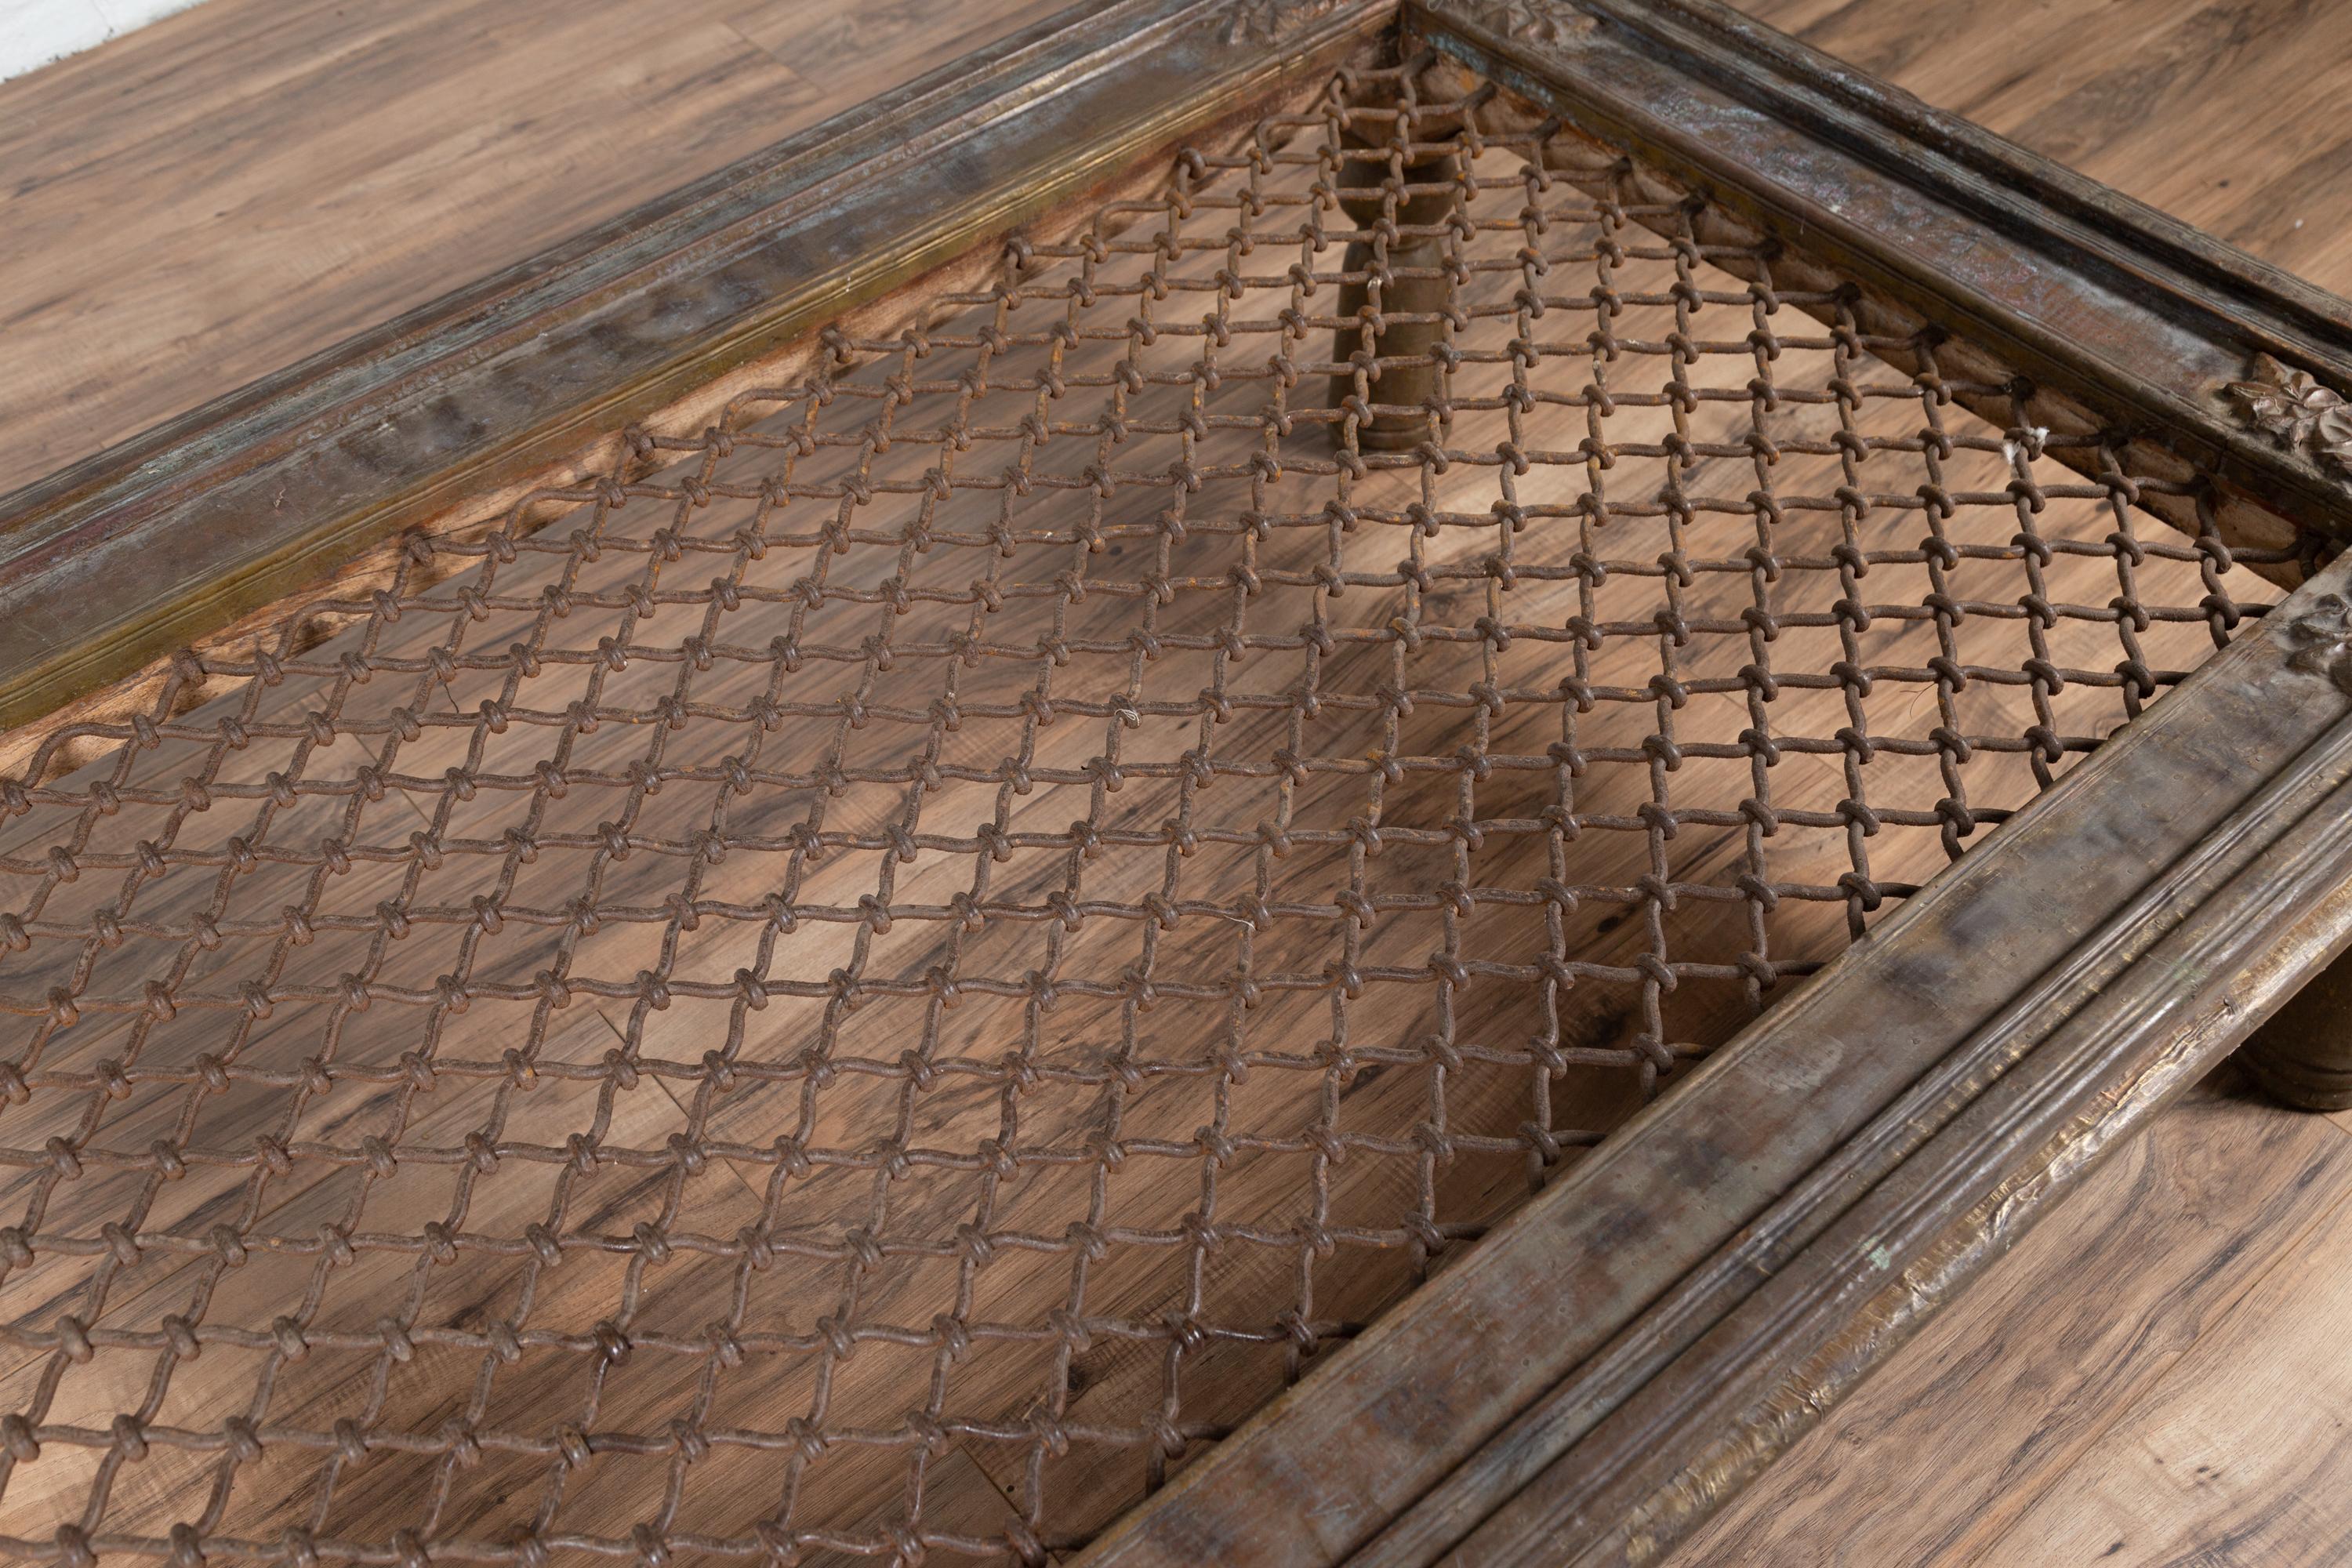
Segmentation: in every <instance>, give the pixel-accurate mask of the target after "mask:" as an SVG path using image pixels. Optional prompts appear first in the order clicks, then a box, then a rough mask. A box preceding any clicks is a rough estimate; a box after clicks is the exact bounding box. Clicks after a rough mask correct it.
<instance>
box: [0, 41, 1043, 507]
mask: <svg viewBox="0 0 2352 1568" xmlns="http://www.w3.org/2000/svg"><path fill="white" fill-rule="evenodd" d="M1062 4H1063V0H985V3H982V4H975V5H969V6H956V5H947V4H944V3H942V0H901V3H899V4H895V5H879V6H865V7H858V6H848V5H839V4H835V3H833V0H750V3H747V0H680V3H679V4H676V5H662V6H658V7H646V6H640V5H627V4H625V3H624V0H591V3H587V4H577V5H561V6H559V5H499V4H496V3H495V0H425V3H423V4H418V5H411V6H336V5H324V4H311V5H302V6H299V7H289V6H287V5H279V4H275V3H273V0H212V3H211V4H208V5H203V6H201V7H198V8H196V9H194V10H191V11H187V12H184V13H182V14H181V15H179V16H173V17H170V18H167V19H165V20H164V21H162V22H159V23H157V24H155V25H154V26H151V27H146V28H142V29H141V30H140V31H138V32H136V33H133V34H131V35H130V36H129V37H124V38H121V39H118V40H116V41H114V42H113V43H110V44H108V45H105V46H102V47H99V48H97V49H93V50H90V51H89V52H87V53H85V54H82V55H78V56H75V57H73V58H70V59H68V60H64V61H60V62H58V64H57V65H54V66H51V67H48V68H44V69H42V70H39V71H36V72H33V73H31V74H30V75H27V76H25V77H22V78H19V79H16V80H15V81H12V82H9V83H7V84H5V87H0V164H5V167H6V168H7V169H8V171H9V185H8V191H9V198H8V237H9V241H10V243H9V244H7V245H6V246H5V247H0V298H5V299H6V300H8V301H9V304H8V306H7V307H6V309H5V311H0V327H5V331H0V421H5V425H6V427H7V429H8V431H9V437H10V438H9V440H8V441H7V442H6V444H5V447H0V490H6V489H15V488H16V486H18V485H21V484H24V483H26V482H27V481H29V480H31V479H37V478H38V477H40V476H41V475H42V474H45V473H47V472H48V471H50V470H51V469H54V468H59V467H62V466H64V465H65V464H67V463H69V462H72V461H74V460H76V459H78V458H83V457H87V456H88V455H89V454H90V453H92V452H95V451H97V450H99V449H100V448H101V447H105V446H108V445H110V444H111V443H113V442H115V441H119V440H121V439H122V438H124V437H128V436H131V435H133V434H135V433H136V432H138V431H140V430H142V429H144V428H146V427H147V426H151V425H153V424H155V423H157V422H158V421H160V420H163V419H164V418H167V417H169V416H172V415H173V414H177V413H180V412H183V411H184V410H186V409H188V408H191V407H194V405H197V404H200V403H203V402H205V401H206V400H207V399H209V398H212V397H215V396H218V395H222V394H224V393H226V392H229V391H232V390H234V389H235V388H236V387H238V386H240V385H243V384H245V383H247V382H249V381H251V380H253V379H255V378H256V377H257V376H260V375H262V374H266V373H268V372H269V371H271V370H274V369H277V368H278V367H279V366H281V365H285V364H288V363H292V362H293V361H295V360H298V359H300V358H302V357H303V356H305V355H307V354H310V353H316V352H317V351H319V350H320V349H323V348H326V347H328V346H330V345H331V344H333V343H335V342H339V341H341V339H343V338H345V337H348V336H350V335H351V334H352V333H353V332H356V331H360V330H362V329H363V328H365V327H368V326H370V325H373V324H374V323H376V322H380V321H385V320H388V319H390V318H392V317H394V316H396V315H398V314H400V313H401V312H403V311H404V310H410V309H412V308H414V307H415V306H417V305H420V304H423V303H425V301H427V300H431V299H434V298H435V297H436V296H438V295H440V294H442V293H445V292H446V291H447V290H449V289H453V288H456V287H457V286H458V285H460V284H463V283H467V282H469V281H471V280H473V279H476V278H478V277H481V276H484V275H486V274H488V273H490V272H493V271H496V270H497V269H499V268H501V267H505V266H508V265H510V264H512V263H513V262H516V261H519V260H520V259H522V258H525V257H528V256H530V255H532V254H533V253H535V252H537V251H539V250H541V249H544V248H546V247H549V246H551V245H554V244H556V243H558V242H560V241H562V240H563V239H565V238H567V237H570V236H572V235H573V234H575V233H577V232H579V231H580V230H582V229H583V228H587V227H590V226H593V225H595V224H597V223H600V222H603V221H604V220H605V219H607V218H610V217H613V216H616V215H618V214H620V213H622V212H625V211H626V210H627V209H628V208H630V207H631V206H633V205H636V204H638V203H641V202H644V201H646V200H648V199H650V198H652V197H654V196H657V195H661V194H662V193H663V192H665V191H668V190H671V189H674V188H676V187H677V186H679V185H682V184H687V183H688V182H689V181H691V180H694V179H696V178H698V177H699V176H701V175H703V174H708V173H709V172H710V171H712V170H714V169H717V168H719V167H721V166H722V165H724V164H726V163H730V162H732V161H733V160H735V159H738V158H741V157H743V156H746V155H747V154H749V153H753V152H755V151H757V150H758V149H760V148H761V147H763V146H766V145H768V144H769V143H770V142H775V141H778V140H780V139H781V138H782V137H784V136H785V135H788V134H789V133H791V132H793V131H796V130H800V129H803V128H804V127H806V126H809V125H813V124H814V123H816V122H817V121H820V120H823V119H824V118H826V117H827V116H829V115H832V114H835V113H838V112H840V111H841V110H845V109H846V108H849V107H852V106H854V105H856V103H859V102H861V101H864V100H866V99H869V98H872V97H874V96H876V95H877V94H879V93H881V92H883V91H886V90H887V89H889V88H891V87H894V86H896V85H898V83H900V82H903V81H906V80H908V79H912V78H913V77H916V76H919V75H920V74H921V73H922V72H924V71H926V70H929V69H931V68H934V67H936V66H937V65H939V64H940V63H941V62H943V61H944V60H946V59H949V58H953V57H955V56H957V55H959V54H961V53H964V52H966V51H968V50H970V49H973V48H977V47H980V46H981V45H982V44H984V43H986V42H988V41H990V40H991V39H993V38H996V37H1002V36H1003V35H1004V34H1005V33H1007V32H1011V31H1013V30H1015V29H1017V28H1019V27H1021V26H1026V25H1028V24H1029V23H1031V22H1034V21H1035V20H1037V19H1038V18H1040V17H1043V16H1048V15H1050V14H1052V13H1053V12H1054V11H1055V10H1057V9H1060V8H1061V6H1062Z"/></svg>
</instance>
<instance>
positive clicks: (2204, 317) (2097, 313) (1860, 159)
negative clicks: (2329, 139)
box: [1405, 0, 2352, 535]
mask: <svg viewBox="0 0 2352 1568" xmlns="http://www.w3.org/2000/svg"><path fill="white" fill-rule="evenodd" d="M1405 17H1406V23H1407V26H1409V27H1412V28H1413V29H1415V30H1417V31H1418V32H1420V33H1421V35H1422V36H1423V37H1425V38H1426V39H1427V40H1428V41H1429V42H1430V43H1432V44H1433V45H1434V46H1435V47H1438V48H1439V49H1440V50H1442V51H1444V53H1446V54H1448V55H1451V56H1453V57H1454V58H1457V59H1460V60H1461V61H1462V62H1464V63H1465V64H1466V65H1468V66H1469V67H1471V68H1473V69H1475V70H1477V71H1479V72H1481V73H1482V74H1485V75H1486V76H1489V77H1491V78H1492V79H1495V80H1496V81H1498V82H1500V83H1502V84H1503V85H1505V86H1507V87H1508V88H1509V89H1512V90H1513V91H1515V92H1517V93H1519V94H1521V95H1523V96H1525V97H1527V98H1528V99H1529V100H1533V101H1535V102H1537V103H1538V104H1540V105H1542V106H1543V107H1544V108H1545V109H1546V110H1550V111H1552V112H1555V113H1558V114H1559V115H1560V117H1561V118H1562V119H1563V120H1565V121H1568V122H1569V123H1570V124H1572V125H1574V126H1576V127H1578V128H1579V129H1580V130H1582V131H1584V132H1588V133H1589V134H1591V135H1593V136H1595V137H1598V138H1600V139H1601V140H1604V141H1607V142H1614V143H1616V144H1618V145H1622V146H1625V147H1628V148H1630V149H1631V150H1633V152H1634V153H1636V154H1637V155H1638V156H1639V157H1640V158H1642V160H1643V162H1644V163H1648V164H1651V165H1653V166H1654V167H1656V168H1658V169H1660V170H1662V171H1663V172H1664V173H1665V174H1668V175H1670V176H1671V177H1673V178H1675V179H1678V180H1681V181H1683V182H1684V183H1685V184H1688V185H1689V186H1690V187H1691V188H1692V189H1694V190H1695V191H1696V192H1697V193H1698V194H1701V195H1705V196H1706V198H1707V200H1708V201H1709V202H1710V203H1711V204H1713V205H1717V206H1719V207H1721V208H1722V209H1723V210H1725V211H1727V212H1730V213H1733V214H1735V215H1737V216H1739V217H1740V218H1743V219H1746V220H1748V221H1749V222H1752V223H1754V224H1755V225H1756V226H1759V228H1761V229H1763V230H1764V231H1765V232H1766V233H1768V234H1771V235H1775V236H1778V237H1782V238H1784V239H1786V240H1788V241H1789V242H1790V243H1791V244H1792V245H1793V246H1796V247H1800V248H1801V249H1803V250H1804V251H1806V252H1808V253H1809V254H1811V255H1813V256H1816V257H1819V258H1822V259H1824V260H1826V261H1828V262H1830V263H1832V264H1833V265H1835V266H1837V267H1838V268H1840V269H1841V270H1843V271H1845V272H1847V273H1849V274H1850V275H1852V276H1853V278H1854V279H1856V280H1857V281H1859V282H1860V283H1862V284H1863V285H1864V287H1865V288H1866V289H1873V290H1875V291H1879V292H1882V293H1884V294H1885V295H1886V296H1887V297H1889V298H1891V299H1894V300H1898V301H1900V302H1902V303H1903V304H1905V305H1906V306H1908V307H1911V308H1915V309H1916V308H1921V307H1929V306H1932V307H1933V311H1934V313H1935V314H1936V315H1937V317H1938V318H1939V319H1940V320H1942V321H1947V322H1948V323H1949V324H1950V325H1951V326H1952V327H1953V328H1954V329H1955V330H1956V331H1959V332H1961V333H1962V334H1963V335H1965V336H1967V337H1969V339H1971V340H1972V341H1973V342H1976V343H1978V344H1979V346H1981V347H1983V348H1986V349H1988V350H1990V352H1992V353H1995V354H1997V355H1998V356H2000V358H2001V359H2003V360H2004V361H2005V362H2007V363H2010V364H2011V365H2013V366H2015V367H2016V368H2017V369H2018V370H2019V371H2021V373H2023V374H2026V375H2027V376H2029V377H2030V378H2032V380H2033V381H2035V382H2036V383H2037V384H2043V385H2047V386H2049V387H2051V388H2053V389H2055V390H2057V391H2060V392H2062V393H2063V394H2065V395H2069V396H2072V397H2075V398H2077V399H2080V400H2082V401H2084V402H2085V403H2088V404H2090V405H2094V406H2096V407H2099V408H2101V409H2103V410H2106V411H2109V412H2111V413H2116V414H2126V415H2129V416H2134V417H2135V418H2136V419H2137V421H2139V422H2143V423H2145V424H2147V425H2149V426H2156V427H2158V428H2160V429H2161V430H2162V431H2163V432H2164V435H2165V437H2166V438H2167V440H2168V442H2169V444H2171V445H2172V446H2173V447H2175V448H2176V449H2178V450H2179V451H2180V452H2181V453H2183V454H2184V455H2186V456H2188V457H2189V458H2192V459H2194V460H2195V461H2197V462H2198V463H2199V464H2200V465H2201V466H2203V467H2205V468H2208V469H2209V470H2210V471H2211V472H2213V473H2215V474H2216V475H2218V476H2220V477H2221V478H2222V479H2226V480H2228V481H2230V482H2231V483H2232V484H2235V485H2238V486H2242V488H2244V489H2246V490H2248V491H2249V492H2251V493H2252V494H2253V495H2255V496H2258V497H2260V498H2262V499H2263V500H2265V501H2267V502H2269V503H2271V504H2273V505H2274V506H2277V507H2279V508H2280V509H2281V510H2289V511H2294V512H2296V513H2298V514H2307V515H2308V516H2309V519H2310V521H2312V522H2313V523H2314V525H2315V526H2319V527H2322V528H2324V529H2326V531H2332V532H2336V533H2338V534H2347V535H2352V486H2347V475H2346V472H2345V470H2343V469H2342V468H2338V467H2336V465H2335V464H2333V463H2331V462H2329V461H2327V460H2326V458H2324V456H2323V455H2322V454H2321V453H2320V452H2319V451H2318V450H2316V449H2315V448H2314V447H2283V446H2282V445H2280V444H2279V443H2278V442H2277V441H2275V440H2274V439H2273V438H2272V437H2271V436H2270V435H2269V434H2268V433H2266V432H2265V431H2263V430H2261V429H2259V428H2252V427H2249V426H2248V425H2247V424H2246V423H2245V422H2243V421H2242V419H2241V418H2240V417H2239V416H2238V413H2237V409H2236V406H2235V405H2234V402H2233V400H2232V398H2231V395H2230V393H2229V388H2230V386H2231V384H2232V383H2236V382H2240V381H2242V378H2244V377H2245V376H2246V375H2247V374H2249V373H2250V371H2251V370H2252V368H2253V367H2254V366H2255V365H2256V364H2257V363H2258V356H2262V355H2269V356H2272V357H2273V358H2275V359H2278V360H2282V361H2284V362H2286V363H2289V364H2293V365H2296V366H2307V367H2312V368H2314V369H2316V370H2319V371H2321V372H2322V373H2323V374H2322V379H2323V380H2335V381H2338V382H2341V381H2344V380H2345V379H2346V376H2347V370H2352V306H2347V304H2346V303H2345V302H2344V301H2342V300H2335V299H2333V298H2332V297H2331V296H2327V295H2326V294H2323V293H2321V292H2320V291H2319V290H2317V289H2311V288H2309V287H2308V286H2307V285H2304V284H2300V283H2296V282H2294V280H2293V279H2288V278H2286V277H2284V275H2283V274H2279V273H2277V272H2276V271H2275V269H2273V268H2266V267H2264V266H2263V264H2262V263H2260V262H2257V261H2254V260H2253V259H2252V258H2248V257H2244V256H2242V255H2239V254H2237V253H2236V252H2234V251H2232V250H2231V248H2230V247H2227V246H2224V245H2222V244H2221V243H2220V242H2219V241H2216V240H2213V239H2211V238H2210V237H2205V236H2201V235H2198V234H2197V233H2196V232H2195V231H2194V230H2191V229H2189V228H2188V227H2187V226H2184V225H2181V224H2179V223H2178V222H2175V221H2174V220H2172V219H2170V218H2167V217H2165V216H2163V215H2161V214H2159V213H2157V212H2155V211H2154V210H2153V209H2150V208H2148V207H2147V206H2145V205H2141V204H2140V203H2137V202H2135V201H2132V200H2130V199H2129V198H2128V197H2126V196H2123V195H2120V194H2118V193H2116V192H2113V191H2109V190H2106V189H2105V188H2104V187H2101V186H2099V185H2097V184H2095V183H2094V182H2092V181H2089V180H2086V179H2084V178H2083V177H2082V176H2081V175H2078V174H2071V173H2067V172H2065V171H2063V170H2062V169H2060V168H2059V167H2058V166H2057V165H2055V164H2053V163H2049V162H2048V161H2047V160H2045V159H2042V158H2040V157H2038V156H2036V155H2035V154H2033V153H2029V152H2027V151H2025V150H2024V149H2022V148H2020V147H2017V146H2015V145H2013V144H2011V143H2010V142H2003V141H2002V140H2001V139H2000V138H1999V137H1996V136H1993V135H1992V134H1991V133H1990V132H1985V131H1982V130H1979V129H1978V128H1976V127H1974V126H1969V125H1968V124H1967V123H1966V122H1965V121H1959V120H1957V119H1955V118H1954V117H1952V116H1949V115H1945V114H1941V113H1939V112H1937V110H1931V109H1928V108H1927V106H1926V105H1924V104H1921V103H1919V102H1918V101H1917V100H1915V99H1912V98H1911V97H1910V96H1909V95H1908V94H1906V93H1902V92H1899V91H1898V90H1896V89H1893V88H1889V87H1887V86H1885V84H1883V83H1877V82H1873V81H1871V80H1870V79H1868V78H1867V77H1865V76H1863V75H1862V74H1861V73H1858V72H1855V71H1854V70H1853V69H1852V68H1847V67H1841V66H1838V65H1836V64H1834V62H1832V61H1829V60H1828V59H1826V58H1825V57H1822V56H1821V55H1819V54H1817V53H1815V52H1814V51H1812V50H1810V49H1807V48H1805V47H1803V46H1802V45H1801V44H1798V43H1797V42H1796V41H1795V40H1793V39H1790V38H1787V37H1782V36H1781V35H1779V34H1777V33H1774V32H1773V31H1772V30H1771V29H1769V28H1767V27H1762V26H1759V25H1758V24H1755V23H1752V22H1748V21H1747V20H1745V19H1744V18H1740V17H1738V16H1735V15H1733V14H1732V13H1730V12H1729V11H1728V10H1727V8H1726V7H1724V6H1721V5H1717V4H1716V3H1715V0H1589V3H1588V4H1586V5H1582V6H1581V7H1580V9H1576V10H1571V9H1570V7H1568V6H1567V5H1565V4H1564V3H1563V0H1411V3H1410V4H1409V5H1407V6H1406V9H1405ZM1562 17H1568V18H1578V19H1580V25H1570V24H1569V23H1568V22H1567V21H1562V20H1559V18H1562ZM1538 21H1540V22H1542V23H1544V24H1545V25H1543V26H1538V25H1537V23H1538ZM2021 260H2022V261H2023V262H2024V263H2025V264H2024V265H2021V264H2020V263H2021Z"/></svg>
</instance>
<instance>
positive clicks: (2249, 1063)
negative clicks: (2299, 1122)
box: [2238, 952, 2352, 1110]
mask: <svg viewBox="0 0 2352 1568" xmlns="http://www.w3.org/2000/svg"><path fill="white" fill-rule="evenodd" d="M2238 1060H2239V1061H2241V1062H2242V1063H2243V1064H2244V1065H2245V1068H2246V1071H2247V1072H2248V1073H2249V1074H2251V1075H2252V1078H2253V1080H2254V1082H2255V1083H2257V1084H2259V1085H2260V1086H2261V1087H2262V1089H2263V1091H2264V1092H2265V1093H2267V1094H2269V1095H2270V1096H2271V1098H2273V1100H2280V1101H2283V1102H2284V1103H2285V1104H2287V1105H2291V1106H2294V1108H2296V1109H2297V1110H2344V1109H2345V1108H2347V1106H2352V952H2347V953H2344V954H2340V955H2338V956H2337V957H2336V960H2335V961H2334V962H2332V963H2329V964H2328V965H2327V967H2326V968H2325V969H2323V970H2321V971H2320V972H2319V973H2317V974H2315V975H2314V976H2312V978H2311V980H2310V982H2309V983H2308V984H2305V986H2304V988H2303V989H2302V990H2300V991H2298V992H2296V993H2295V994H2294V995H2293V996H2291V997H2289V998H2288V999H2287V1002H2286V1005H2284V1006H2283V1007H2281V1008H2280V1009H2279V1010H2278V1011H2277V1012H2275V1013H2273V1014H2272V1015H2271V1017H2270V1021H2269V1022H2268V1023H2266V1024H2264V1025H2263V1026H2262V1027H2261V1028H2259V1029H2256V1030H2255V1031H2254V1032H2253V1034H2252V1036H2250V1037H2248V1038H2247V1040H2246V1043H2245V1045H2244V1046H2242V1047H2240V1049H2239V1051H2238Z"/></svg>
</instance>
